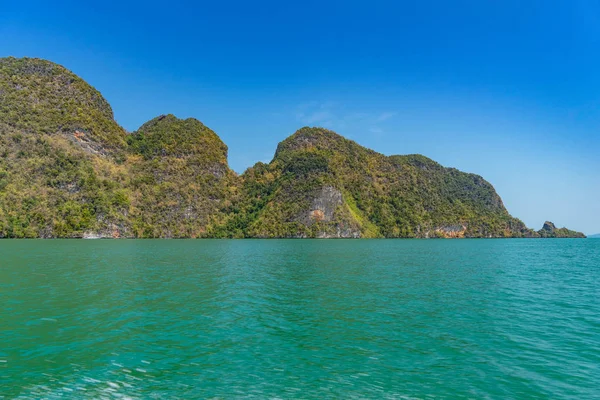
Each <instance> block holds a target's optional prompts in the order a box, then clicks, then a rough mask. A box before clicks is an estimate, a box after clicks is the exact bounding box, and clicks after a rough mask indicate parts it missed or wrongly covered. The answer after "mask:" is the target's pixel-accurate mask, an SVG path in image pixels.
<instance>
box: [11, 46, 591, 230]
mask: <svg viewBox="0 0 600 400" xmlns="http://www.w3.org/2000/svg"><path fill="white" fill-rule="evenodd" d="M0 151H1V152H2V157H1V158H0V237H2V238H564V237H577V238H578V237H585V236H584V235H583V234H582V233H579V232H574V231H571V230H568V229H566V228H560V229H559V228H556V227H555V226H554V224H552V223H551V222H546V223H545V224H544V226H543V227H542V229H541V230H539V231H534V230H532V229H530V228H528V227H527V226H525V224H524V223H523V222H522V221H521V220H519V219H517V218H515V217H513V216H511V215H510V214H509V212H508V211H507V210H506V208H505V207H504V204H503V202H502V199H501V198H500V196H499V195H498V194H497V193H496V191H495V189H494V187H493V186H492V185H491V184H490V183H489V182H487V181H486V180H485V179H483V178H482V177H481V176H479V175H476V174H471V173H465V172H461V171H459V170H457V169H455V168H447V167H444V166H442V165H440V164H438V163H437V162H435V161H433V160H431V159H429V158H427V157H425V156H423V155H419V154H412V155H393V156H386V155H383V154H380V153H377V152H375V151H373V150H370V149H367V148H365V147H363V146H361V145H359V144H358V143H356V142H354V141H352V140H348V139H346V138H344V137H343V136H341V135H338V134H337V133H335V132H333V131H331V130H328V129H325V128H320V127H304V128H301V129H299V130H298V131H296V132H295V133H294V134H292V135H291V136H289V137H288V138H287V139H285V140H283V141H282V142H281V143H279V145H278V146H277V149H276V151H275V154H274V157H273V159H272V161H271V162H269V163H262V162H259V163H256V164H255V165H254V166H252V167H250V168H248V169H247V170H246V171H245V172H244V173H243V174H237V173H235V172H234V171H233V170H231V169H230V168H229V166H228V162H227V146H226V145H225V143H223V141H222V140H221V139H220V138H219V136H218V135H217V134H216V133H215V132H214V131H212V130H211V129H210V128H208V127H207V126H205V125H204V124H203V123H202V122H200V121H199V120H197V119H193V118H188V119H179V118H177V117H175V116H174V115H159V116H157V117H155V118H153V119H152V120H150V121H148V122H146V123H145V124H143V125H142V126H141V127H139V129H138V130H137V131H135V132H131V133H129V132H126V131H125V129H123V128H122V127H121V126H120V125H119V124H118V123H117V122H116V121H115V119H114V116H113V111H112V108H111V106H110V105H109V103H108V102H107V101H106V99H104V97H103V96H102V95H101V94H100V92H99V91H98V90H96V89H95V88H93V87H92V86H90V85H89V84H88V83H86V82H85V81H84V80H83V79H81V78H80V77H78V76H76V75H75V74H73V73H72V72H71V71H69V70H67V69H66V68H64V67H63V66H60V65H58V64H55V63H53V62H50V61H47V60H42V59H36V58H14V57H6V58H0Z"/></svg>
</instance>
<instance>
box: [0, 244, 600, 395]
mask: <svg viewBox="0 0 600 400" xmlns="http://www.w3.org/2000/svg"><path fill="white" fill-rule="evenodd" d="M0 302H1V308H0V398H2V399H14V398H16V399H87V398H93V399H205V398H208V399H237V398H240V399H246V398H256V399H463V398H464V399H467V398H469V399H596V398H600V241H598V240H585V239H579V240H578V239H555V240H541V239H537V240H536V239H529V240H527V239H499V240H493V239H491V240H88V241H85V240H46V241H44V240H29V241H16V240H15V241H7V240H5V241H0Z"/></svg>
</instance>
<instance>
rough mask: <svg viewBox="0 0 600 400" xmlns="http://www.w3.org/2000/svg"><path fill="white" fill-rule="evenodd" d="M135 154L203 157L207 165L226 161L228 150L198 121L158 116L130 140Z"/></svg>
mask: <svg viewBox="0 0 600 400" xmlns="http://www.w3.org/2000/svg"><path fill="white" fill-rule="evenodd" d="M127 140H128V143H129V144H130V146H131V148H132V150H133V151H134V152H137V153H139V154H141V155H143V156H144V157H146V158H153V157H155V156H175V157H183V156H190V155H201V156H203V159H204V160H205V161H220V162H225V163H226V161H227V146H226V145H225V143H223V141H222V140H221V138H219V136H217V134H216V133H215V132H213V131H212V130H211V129H210V128H208V127H207V126H206V125H204V124H203V123H202V122H200V121H199V120H197V119H195V118H187V119H180V118H177V117H176V116H175V115H173V114H166V115H159V116H158V117H155V118H153V119H151V120H150V121H148V122H146V123H144V124H143V125H142V126H141V127H140V128H139V129H138V130H137V131H136V132H134V133H133V134H131V135H130V136H129V137H128V139H127Z"/></svg>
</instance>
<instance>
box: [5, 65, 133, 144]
mask: <svg viewBox="0 0 600 400" xmlns="http://www.w3.org/2000/svg"><path fill="white" fill-rule="evenodd" d="M0 93H2V96H0V123H5V124H7V125H9V126H12V127H14V128H16V129H19V130H21V131H23V132H31V133H43V134H65V135H67V136H69V137H71V139H76V140H77V141H78V142H82V143H83V144H87V145H89V146H91V147H94V148H98V147H99V146H103V147H111V148H114V147H121V146H123V145H124V144H125V143H124V139H125V131H124V130H123V128H121V127H120V126H119V125H118V124H117V123H116V122H115V120H114V118H113V111H112V108H111V107H110V105H109V103H108V102H107V101H106V99H105V98H104V97H103V96H102V94H101V93H100V92H99V91H98V90H96V89H95V88H94V87H92V86H91V85H89V84H88V83H86V82H85V81H84V80H83V79H81V78H80V77H78V76H77V75H75V74H74V73H73V72H71V71H69V70H68V69H66V68H65V67H63V66H61V65H59V64H56V63H53V62H51V61H47V60H42V59H39V58H15V57H6V58H0Z"/></svg>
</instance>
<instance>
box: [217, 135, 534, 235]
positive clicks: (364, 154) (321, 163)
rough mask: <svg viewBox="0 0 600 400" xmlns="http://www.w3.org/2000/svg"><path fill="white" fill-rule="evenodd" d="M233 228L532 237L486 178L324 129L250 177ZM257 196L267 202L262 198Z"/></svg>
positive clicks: (294, 140)
mask: <svg viewBox="0 0 600 400" xmlns="http://www.w3.org/2000/svg"><path fill="white" fill-rule="evenodd" d="M242 180H243V185H244V190H242V193H243V194H242V198H241V199H240V200H239V202H238V203H239V204H236V205H235V206H234V208H233V210H232V215H233V217H232V219H231V222H230V224H229V225H228V226H227V227H226V228H225V231H227V232H232V231H233V232H237V233H238V234H239V233H240V231H243V232H245V234H246V235H247V236H267V237H269V236H285V237H288V236H291V237H305V236H309V237H319V236H333V237H359V236H360V237H532V236H536V233H535V232H533V231H531V230H529V229H527V228H526V227H525V225H524V224H523V223H522V222H521V221H519V220H517V219H515V218H513V217H511V216H510V215H509V213H508V212H507V211H506V209H505V208H504V205H503V204H502V200H501V199H500V197H499V196H498V195H497V194H496V192H495V190H494V188H493V187H492V186H491V185H490V184H489V183H488V182H486V181H485V180H484V179H483V178H481V177H480V176H477V175H473V174H466V173H463V172H460V171H458V170H456V169H452V168H444V167H442V166H441V165H439V164H437V163H436V162H434V161H432V160H430V159H428V158H426V157H424V156H421V155H409V156H391V157H386V156H384V155H382V154H379V153H376V152H374V151H372V150H369V149H366V148H364V147H362V146H360V145H358V144H356V143H355V142H353V141H351V140H348V139H345V138H343V137H342V136H340V135H338V134H336V133H334V132H332V131H329V130H326V129H322V128H302V129H300V130H299V131H297V132H296V133H295V134H293V135H292V136H290V137H289V138H287V139H286V140H284V141H283V142H281V143H280V144H279V146H278V148H277V151H276V154H275V158H274V159H273V161H272V162H271V163H270V164H269V165H265V164H262V163H259V164H257V165H256V166H255V167H253V168H251V169H249V170H248V171H247V172H246V173H245V174H244V175H243V176H242ZM257 198H259V199H260V200H258V201H257Z"/></svg>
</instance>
